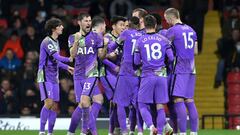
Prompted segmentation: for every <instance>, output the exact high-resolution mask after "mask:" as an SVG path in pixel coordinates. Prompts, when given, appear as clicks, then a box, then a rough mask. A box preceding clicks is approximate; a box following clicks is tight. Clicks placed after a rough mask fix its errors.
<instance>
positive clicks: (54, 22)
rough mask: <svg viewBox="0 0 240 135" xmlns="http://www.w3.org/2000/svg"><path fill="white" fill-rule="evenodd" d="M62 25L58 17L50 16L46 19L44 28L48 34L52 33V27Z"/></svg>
mask: <svg viewBox="0 0 240 135" xmlns="http://www.w3.org/2000/svg"><path fill="white" fill-rule="evenodd" d="M60 25H62V21H61V20H60V19H58V18H51V19H49V20H47V22H46V24H45V26H44V28H45V30H46V31H47V33H48V34H50V35H51V34H52V29H56V27H58V26H60Z"/></svg>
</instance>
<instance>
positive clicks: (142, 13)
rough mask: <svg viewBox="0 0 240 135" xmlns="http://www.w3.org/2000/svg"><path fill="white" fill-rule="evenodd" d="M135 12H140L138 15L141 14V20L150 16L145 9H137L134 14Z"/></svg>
mask: <svg viewBox="0 0 240 135" xmlns="http://www.w3.org/2000/svg"><path fill="white" fill-rule="evenodd" d="M134 12H138V14H139V19H140V18H144V17H145V16H146V15H147V14H148V12H147V10H145V9H143V8H136V9H134V10H133V13H134Z"/></svg>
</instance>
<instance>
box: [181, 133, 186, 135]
mask: <svg viewBox="0 0 240 135" xmlns="http://www.w3.org/2000/svg"><path fill="white" fill-rule="evenodd" d="M179 135H187V134H186V133H180V134H179Z"/></svg>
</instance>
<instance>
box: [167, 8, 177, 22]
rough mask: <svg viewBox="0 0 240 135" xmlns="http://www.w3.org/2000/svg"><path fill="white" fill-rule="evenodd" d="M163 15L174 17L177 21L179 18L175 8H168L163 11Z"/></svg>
mask: <svg viewBox="0 0 240 135" xmlns="http://www.w3.org/2000/svg"><path fill="white" fill-rule="evenodd" d="M164 14H166V15H167V16H169V15H171V16H174V17H176V18H177V19H179V18H180V14H179V11H178V10H177V9H176V8H168V9H167V10H165V12H164Z"/></svg>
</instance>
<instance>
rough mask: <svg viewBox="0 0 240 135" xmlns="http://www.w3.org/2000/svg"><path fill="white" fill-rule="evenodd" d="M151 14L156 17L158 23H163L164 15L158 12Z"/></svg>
mask: <svg viewBox="0 0 240 135" xmlns="http://www.w3.org/2000/svg"><path fill="white" fill-rule="evenodd" d="M151 15H152V16H154V17H155V18H156V21H157V25H161V24H162V17H161V16H160V15H159V14H158V13H152V14H151Z"/></svg>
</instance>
